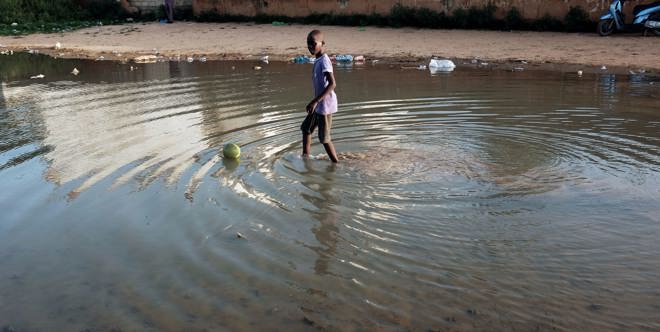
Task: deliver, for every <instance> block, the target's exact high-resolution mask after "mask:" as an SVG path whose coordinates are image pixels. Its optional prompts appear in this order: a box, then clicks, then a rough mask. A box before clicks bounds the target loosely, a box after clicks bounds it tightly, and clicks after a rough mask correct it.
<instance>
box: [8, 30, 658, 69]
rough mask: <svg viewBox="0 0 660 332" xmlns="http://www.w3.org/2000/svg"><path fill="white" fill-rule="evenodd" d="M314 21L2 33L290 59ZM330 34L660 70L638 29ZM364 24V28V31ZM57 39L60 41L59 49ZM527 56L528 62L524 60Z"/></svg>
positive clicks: (471, 54)
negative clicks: (605, 33)
mask: <svg viewBox="0 0 660 332" xmlns="http://www.w3.org/2000/svg"><path fill="white" fill-rule="evenodd" d="M313 28H317V27H313V26H307V25H290V26H281V27H276V26H272V25H258V24H245V23H243V24H235V23H189V22H177V23H175V24H158V23H146V24H143V23H135V24H125V25H116V26H102V27H94V28H88V29H83V30H76V31H73V32H68V33H64V34H34V35H29V36H22V37H0V45H2V47H6V48H12V49H25V48H31V49H40V50H41V51H42V52H44V53H48V54H51V55H56V56H61V57H75V58H97V57H99V56H101V55H103V56H104V58H105V59H119V60H131V59H132V58H134V57H135V56H138V55H144V54H160V55H163V56H167V57H175V56H181V57H187V56H195V57H199V56H202V55H203V56H206V57H207V58H208V59H209V60H213V59H228V60H230V59H234V60H235V59H253V58H256V57H258V56H259V55H265V54H268V55H270V59H271V60H288V59H290V58H292V57H294V56H296V55H300V54H306V49H305V36H306V34H307V32H308V31H309V30H311V29H313ZM318 28H320V29H322V30H323V31H324V32H325V33H326V41H327V52H328V53H334V54H337V53H350V54H354V55H364V56H366V57H367V59H380V60H386V61H387V60H390V61H397V62H400V61H403V62H420V61H422V60H425V59H428V58H429V57H430V56H432V55H438V56H442V57H447V58H453V59H474V58H477V59H480V60H482V61H488V62H494V63H500V64H502V63H516V62H517V63H525V62H526V63H529V64H536V65H537V66H538V65H544V64H545V66H556V65H562V64H564V65H566V64H567V65H577V66H578V67H579V66H592V67H596V66H597V67H598V68H600V66H603V65H605V66H608V67H619V68H629V69H642V68H643V69H646V70H651V71H655V72H658V71H660V61H658V55H659V54H660V42H659V41H660V40H658V38H657V37H642V36H641V34H629V35H618V36H613V37H607V38H603V37H599V36H597V35H596V34H595V33H594V34H566V33H552V32H547V33H539V32H498V31H468V30H420V29H411V28H404V29H390V28H375V27H367V28H365V29H359V28H357V27H355V28H354V27H336V26H321V27H318ZM362 30H364V31H362ZM57 42H59V43H60V44H61V46H62V48H61V49H59V50H54V49H53V48H54V45H55V44H56V43H57ZM523 61H524V62H523Z"/></svg>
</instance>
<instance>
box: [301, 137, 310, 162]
mask: <svg viewBox="0 0 660 332" xmlns="http://www.w3.org/2000/svg"><path fill="white" fill-rule="evenodd" d="M311 148H312V134H305V133H303V153H302V155H303V157H307V156H309V150H310V149H311Z"/></svg>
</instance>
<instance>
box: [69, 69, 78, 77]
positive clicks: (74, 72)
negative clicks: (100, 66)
mask: <svg viewBox="0 0 660 332" xmlns="http://www.w3.org/2000/svg"><path fill="white" fill-rule="evenodd" d="M71 74H73V75H75V76H78V74H80V71H79V70H78V68H73V70H72V71H71Z"/></svg>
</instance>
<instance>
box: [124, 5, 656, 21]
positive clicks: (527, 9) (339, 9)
mask: <svg viewBox="0 0 660 332" xmlns="http://www.w3.org/2000/svg"><path fill="white" fill-rule="evenodd" d="M135 1H140V0H135ZM142 1H147V0H142ZM646 2H648V1H646ZM646 2H645V1H639V0H632V1H629V2H626V12H631V11H632V7H633V6H635V5H637V4H639V3H646ZM397 3H400V4H402V5H405V6H411V7H425V8H429V9H433V10H435V11H439V12H445V13H451V12H453V11H454V10H455V9H457V8H469V7H470V6H477V7H483V6H485V5H487V4H488V3H492V4H494V5H496V6H497V8H498V11H497V13H496V15H497V16H499V17H503V16H504V14H505V13H506V11H508V10H509V9H510V8H511V7H514V6H515V7H517V8H518V10H520V12H521V13H522V15H523V16H524V17H526V18H530V19H535V18H540V17H542V16H543V15H545V14H546V13H547V14H550V15H552V16H555V17H558V18H562V17H563V16H564V15H566V13H567V12H568V10H569V9H570V7H571V6H577V5H579V6H582V8H583V9H584V10H586V11H587V12H588V13H589V14H590V15H591V18H592V19H594V20H596V19H597V18H598V17H599V16H600V15H601V14H602V12H603V11H604V10H605V9H606V8H607V7H608V6H609V4H610V3H611V1H609V0H192V7H193V13H194V14H195V15H198V14H200V13H203V12H208V11H210V12H216V13H219V14H233V15H246V16H254V15H256V14H268V15H284V16H289V17H296V16H307V15H310V14H312V13H334V14H371V13H373V12H376V13H380V14H387V13H389V11H390V9H391V8H392V6H394V5H395V4H397Z"/></svg>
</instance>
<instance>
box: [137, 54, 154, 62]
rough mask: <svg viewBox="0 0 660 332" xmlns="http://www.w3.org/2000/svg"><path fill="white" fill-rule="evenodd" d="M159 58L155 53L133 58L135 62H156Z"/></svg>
mask: <svg viewBox="0 0 660 332" xmlns="http://www.w3.org/2000/svg"><path fill="white" fill-rule="evenodd" d="M157 60H158V57H157V56H155V55H141V56H139V57H135V58H133V62H135V63H155V62H156V61H157Z"/></svg>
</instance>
